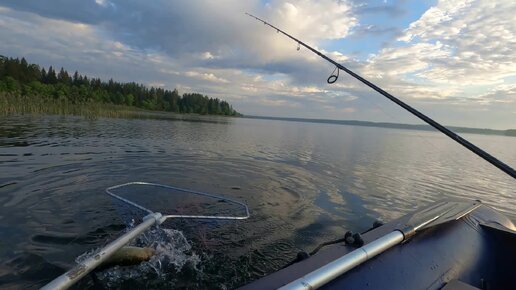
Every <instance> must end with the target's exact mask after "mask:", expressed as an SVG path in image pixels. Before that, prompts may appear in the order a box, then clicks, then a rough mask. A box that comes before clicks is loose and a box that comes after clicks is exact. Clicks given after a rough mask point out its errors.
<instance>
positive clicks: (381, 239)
mask: <svg viewBox="0 0 516 290" xmlns="http://www.w3.org/2000/svg"><path fill="white" fill-rule="evenodd" d="M376 226H377V227H376V228H373V229H371V230H369V231H367V232H365V233H363V234H353V235H351V234H349V233H348V234H347V237H345V238H343V239H342V240H341V241H340V242H338V243H336V244H333V245H328V246H326V247H323V248H322V249H321V250H320V251H318V252H317V253H316V254H314V255H311V256H310V255H308V254H306V253H300V254H298V258H297V261H295V262H294V263H292V264H291V265H289V266H288V267H285V268H283V269H281V270H279V271H277V272H275V273H273V274H270V275H268V276H265V277H263V278H261V279H259V280H257V281H255V282H252V283H250V284H248V285H246V286H244V287H242V288H240V289H241V290H250V289H318V288H319V289H443V290H459V289H461V290H467V289H485V290H487V289H516V227H515V226H514V224H513V223H512V222H511V220H510V219H508V218H507V217H505V216H503V215H502V214H500V213H499V212H497V211H496V210H494V209H492V208H491V207H489V206H486V205H484V204H482V203H481V202H480V201H470V200H458V199H453V200H443V201H439V202H435V203H433V204H431V205H429V206H427V207H424V208H421V209H418V210H416V211H414V212H413V213H410V214H407V215H405V216H403V217H401V218H399V219H397V220H394V221H392V222H389V223H387V224H384V225H376Z"/></svg>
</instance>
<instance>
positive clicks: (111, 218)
mask: <svg viewBox="0 0 516 290" xmlns="http://www.w3.org/2000/svg"><path fill="white" fill-rule="evenodd" d="M467 138H469V139H470V140H471V141H473V143H476V144H478V145H479V146H481V147H483V148H485V149H486V150H487V151H489V152H491V153H492V154H494V155H495V156H497V157H498V158H500V159H502V160H504V161H505V162H507V163H508V164H510V165H512V166H515V165H516V150H514V148H516V138H511V137H504V136H483V135H468V136H467ZM136 180H141V181H149V182H156V183H163V184H169V185H175V186H178V187H184V188H191V189H194V190H200V191H209V192H214V193H219V194H224V195H226V196H228V197H231V198H235V199H239V200H244V201H246V202H247V203H248V205H249V208H250V210H251V214H252V217H251V218H250V219H249V220H247V221H237V222H216V221H191V220H188V221H180V220H176V221H171V222H167V224H166V225H165V227H166V228H170V229H177V230H180V231H181V232H182V233H183V234H184V236H185V237H186V238H187V240H188V243H189V244H190V245H191V249H189V250H188V255H189V256H188V257H194V256H195V257H199V259H200V261H199V262H198V263H191V264H192V265H193V266H188V265H186V266H184V267H181V268H180V269H176V268H174V269H173V270H172V269H170V270H169V271H172V272H173V274H174V279H173V281H174V282H173V283H174V285H175V287H185V288H196V289H199V288H200V289H202V288H221V289H224V288H234V287H236V286H239V285H241V284H243V283H246V282H248V281H251V280H253V279H256V278H258V277H260V276H262V275H265V274H267V273H270V272H272V271H274V270H277V269H279V268H281V267H282V266H283V265H285V264H287V263H288V262H290V260H291V259H292V258H293V257H295V254H296V253H297V251H299V250H300V249H305V250H308V251H310V250H312V249H313V248H314V247H315V246H316V245H317V244H318V243H320V242H323V241H325V240H330V239H335V238H340V237H341V236H342V235H343V234H344V233H345V231H346V230H353V231H362V230H365V229H366V228H368V227H370V226H371V224H372V222H373V221H374V220H375V219H381V220H385V221H387V220H391V219H394V218H396V217H399V216H401V215H403V214H404V213H407V212H409V211H411V210H413V209H414V208H415V207H417V206H420V205H422V204H424V203H427V202H429V201H433V200H438V199H440V198H443V197H447V196H460V197H469V198H475V199H481V200H483V201H485V202H486V203H488V204H490V205H492V206H495V207H496V208H497V209H499V210H501V211H503V212H504V213H506V214H507V215H508V216H509V217H511V218H512V219H513V220H516V214H515V212H514V209H515V208H516V201H515V196H516V194H515V190H514V188H516V187H515V185H516V184H515V181H514V179H512V178H511V177H509V176H506V175H505V174H503V173H502V172H500V171H499V170H498V169H496V168H494V167H492V166H491V165H489V164H487V163H486V162H484V161H483V160H480V159H479V158H478V157H476V156H474V155H473V154H472V153H470V152H468V151H466V150H465V149H462V148H460V147H459V146H457V145H455V144H454V143H453V142H452V141H450V140H448V139H447V137H444V136H441V135H439V134H438V133H435V132H418V131H410V130H394V129H382V128H369V127H352V126H342V125H331V124H314V123H291V122H282V121H273V120H254V119H232V118H218V117H207V118H204V117H195V118H194V120H193V121H189V120H188V119H187V118H179V119H177V120H123V119H98V120H93V121H92V120H84V119H82V118H74V117H48V116H47V117H42V116H14V117H8V118H5V117H3V118H1V119H0V204H1V206H2V210H1V211H0V221H1V222H0V234H1V236H2V239H1V240H0V261H2V264H0V286H1V287H4V286H5V287H7V286H8V287H13V288H37V287H39V286H41V285H42V284H44V282H45V281H48V279H51V278H53V277H54V276H56V274H58V273H60V272H61V271H62V269H66V268H69V267H70V266H71V265H72V264H73V261H74V260H75V258H76V257H77V256H79V255H80V254H82V253H84V252H86V251H88V250H90V249H92V248H96V247H99V246H101V245H103V244H105V243H106V242H108V241H110V240H112V239H113V238H114V237H116V236H117V235H119V234H120V232H121V231H122V230H123V229H124V228H125V224H124V221H123V219H122V214H121V213H120V210H119V209H118V208H117V206H116V204H114V203H113V202H112V200H110V198H108V196H106V195H105V194H104V193H103V191H104V189H105V188H106V187H109V186H112V185H115V184H120V183H125V182H129V181H136ZM171 203H173V202H171ZM160 206H165V207H173V206H174V204H170V205H169V204H167V203H166V202H162V204H160ZM194 264H195V265H194ZM110 273H111V274H110ZM113 273H115V274H116V275H115V274H113ZM161 274H163V275H165V276H166V275H167V274H170V273H168V272H167V271H164V272H161ZM109 275H111V276H109ZM112 275H115V276H117V275H118V276H123V273H117V272H106V273H104V274H103V276H102V275H99V276H98V278H103V279H104V280H105V281H108V282H109V283H108V284H109V285H112V286H113V287H115V288H117V287H123V285H122V286H120V285H121V284H117V283H115V282H113V280H112V278H113V276H112ZM118 276H117V277H118ZM167 277H170V275H169V276H167ZM138 279H139V283H140V284H138V285H140V286H142V285H143V286H142V287H145V286H146V287H150V288H160V287H165V286H167V285H171V284H160V283H165V280H159V279H158V278H156V277H155V276H153V275H151V274H149V275H148V276H141V277H139V278H138ZM167 279H168V280H167V281H170V278H167ZM101 280H102V279H101ZM122 280H123V279H122ZM122 280H121V281H122ZM160 281H161V282H160ZM119 282H120V281H119ZM83 283H84V284H83V285H81V286H83V287H86V288H88V287H92V288H94V286H93V285H94V284H92V283H93V282H92V281H91V279H90V280H88V279H86V281H85V282H83ZM129 283H130V282H129ZM117 285H118V286H117ZM124 285H125V284H124Z"/></svg>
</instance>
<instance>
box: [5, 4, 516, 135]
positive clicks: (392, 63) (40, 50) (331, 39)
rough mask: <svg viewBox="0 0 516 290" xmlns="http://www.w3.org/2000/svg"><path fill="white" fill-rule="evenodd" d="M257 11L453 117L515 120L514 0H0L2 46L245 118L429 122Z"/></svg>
mask: <svg viewBox="0 0 516 290" xmlns="http://www.w3.org/2000/svg"><path fill="white" fill-rule="evenodd" d="M244 12H249V13H251V14H254V15H256V16H258V17H261V18H263V19H265V20H267V21H269V22H271V23H272V24H274V25H276V26H278V27H279V28H281V29H283V30H285V31H287V32H288V33H290V34H292V35H293V36H295V37H298V38H300V39H301V40H303V41H305V42H307V43H308V44H310V45H312V46H313V47H315V48H317V49H319V50H321V51H323V52H324V53H326V54H328V56H330V57H331V58H333V59H335V60H336V61H338V62H340V63H342V64H343V65H345V66H347V67H349V68H350V69H352V70H354V71H356V72H357V73H359V74H361V75H362V76H364V77H365V78H367V79H369V80H370V81H372V82H373V83H375V84H377V85H379V86H380V87H382V88H383V89H385V90H386V91H388V92H390V93H391V94H393V95H395V96H397V97H399V98H400V99H402V100H403V101H405V102H407V103H409V104H410V105H412V106H413V107H415V108H417V109H418V110H420V111H422V112H423V113H425V114H427V115H428V116H430V117H432V118H434V119H435V120H437V121H438V122H441V123H443V124H445V125H454V126H467V127H477V128H494V129H509V128H516V63H515V60H516V21H514V15H516V2H515V1H512V0H508V1H505V0H500V1H491V0H463V1H455V0H453V1H451V0H449V1H437V0H434V1H428V0H419V1H410V0H399V1H393V0H375V1H373V0H371V1H365V0H297V1H296V0H290V1H283V0H247V1H242V0H218V1H213V0H153V1H143V0H25V1H19V0H1V1H0V40H1V41H0V55H5V56H9V57H25V58H26V59H27V60H28V61H29V62H33V63H38V64H40V65H44V66H49V65H53V66H54V67H57V68H60V67H64V68H65V69H67V70H68V71H75V70H78V71H79V72H81V73H83V74H87V75H88V76H93V77H100V78H102V79H105V80H108V79H110V78H113V79H115V80H118V81H135V82H140V83H143V84H146V85H149V86H155V87H163V88H167V89H174V88H177V89H178V90H179V92H180V93H185V92H198V93H202V94H206V95H209V96H211V97H219V98H222V99H225V100H227V101H228V102H230V103H231V104H232V105H233V107H234V108H235V109H236V110H238V111H239V112H241V113H243V114H245V115H258V116H281V117H300V118H324V119H338V120H349V119H351V120H366V121H384V122H396V123H413V124H419V123H421V121H419V120H417V119H416V118H415V117H412V116H410V114H409V113H407V112H405V111H403V110H402V109H399V108H398V107H397V106H396V105H394V104H391V103H390V102H389V101H387V100H385V99H384V98H383V97H382V96H380V95H378V94H377V93H375V92H373V91H371V89H369V88H367V87H366V86H364V85H362V84H361V83H359V82H358V81H356V80H354V79H352V78H351V77H349V76H346V75H344V73H341V74H340V77H339V80H338V81H337V82H336V83H335V84H333V85H330V84H327V83H326V79H327V77H328V76H329V75H330V74H331V73H332V71H333V69H334V67H332V65H331V64H329V63H327V62H326V61H324V60H323V59H321V58H320V57H318V56H317V55H315V54H313V53H311V52H309V51H308V50H307V49H304V48H301V49H300V50H299V51H298V50H297V44H296V43H294V42H292V41H291V40H289V39H287V38H286V37H284V36H282V35H281V34H278V33H276V31H274V30H272V29H270V28H268V27H267V26H265V25H263V24H261V23H259V22H257V21H256V20H253V19H252V18H250V17H248V16H246V15H245V14H244Z"/></svg>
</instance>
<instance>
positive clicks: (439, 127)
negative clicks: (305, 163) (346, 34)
mask: <svg viewBox="0 0 516 290" xmlns="http://www.w3.org/2000/svg"><path fill="white" fill-rule="evenodd" d="M245 14H246V15H248V16H250V17H252V18H255V19H256V20H258V21H260V22H262V23H263V24H264V25H267V26H270V27H272V28H273V29H275V30H276V31H279V32H281V33H282V34H283V35H285V36H287V37H288V38H290V39H292V40H293V41H295V42H297V43H298V44H299V45H302V46H304V47H306V48H307V49H308V50H310V51H312V52H313V53H315V54H317V55H318V56H320V57H321V58H323V59H324V60H326V61H328V62H330V63H332V64H333V65H335V66H336V67H337V68H339V69H341V70H343V71H345V72H346V73H348V74H349V75H351V76H352V77H354V78H355V79H357V80H359V81H360V82H362V83H363V84H365V85H366V86H368V87H370V88H371V89H373V90H375V91H376V92H378V93H379V94H381V95H382V96H384V97H386V98H387V99H389V100H391V101H392V102H394V103H396V104H397V105H399V106H400V107H402V108H403V109H405V110H407V111H409V112H410V113H411V114H413V115H414V116H416V117H418V118H419V119H421V120H422V121H424V122H425V123H427V124H428V125H430V126H432V127H434V128H435V129H437V130H439V131H440V132H441V133H443V134H445V135H446V136H448V137H450V138H451V139H453V140H454V141H455V142H457V143H459V144H460V145H462V146H464V147H466V148H467V149H468V150H470V151H471V152H473V153H475V154H476V155H477V156H479V157H480V158H482V159H484V160H485V161H487V162H489V163H491V164H492V165H493V166H495V167H497V168H498V169H500V170H502V171H503V172H505V173H506V174H508V175H510V176H511V177H513V178H515V179H516V170H514V169H513V168H512V167H510V166H509V165H507V164H505V163H504V162H502V161H500V160H498V159H497V158H495V157H494V156H492V155H491V154H489V153H487V152H486V151H484V150H482V149H481V148H479V147H477V146H476V145H474V144H472V143H471V142H469V141H468V140H466V139H464V138H462V137H461V136H459V135H457V134H456V133H454V132H453V131H451V130H450V129H448V128H446V127H445V126H443V125H441V124H439V123H438V122H436V121H434V120H433V119H431V118H429V117H428V116H426V115H425V114H423V113H421V112H419V111H418V110H416V109H415V108H413V107H411V106H410V105H408V104H407V103H405V102H403V101H401V100H400V99H398V98H396V97H395V96H393V95H391V94H389V93H388V92H386V91H385V90H383V89H382V88H380V87H378V86H377V85H375V84H373V83H371V82H370V81H368V80H366V79H365V78H363V77H362V76H360V75H359V74H357V73H355V72H353V71H352V70H350V69H348V68H347V67H345V66H343V65H342V64H339V63H338V62H336V61H334V60H333V59H331V58H329V57H328V56H326V55H325V54H323V53H322V52H320V51H318V50H316V49H315V48H313V47H311V46H309V45H308V44H306V43H304V42H302V41H301V40H299V39H297V38H295V37H293V36H292V35H290V34H288V33H286V32H284V31H283V30H281V29H279V28H277V27H276V26H274V25H272V24H270V23H268V22H266V21H264V20H262V19H260V18H258V17H256V16H254V15H251V14H249V13H245ZM332 80H333V78H332Z"/></svg>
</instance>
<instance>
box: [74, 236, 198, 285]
mask: <svg viewBox="0 0 516 290" xmlns="http://www.w3.org/2000/svg"><path fill="white" fill-rule="evenodd" d="M130 245H132V246H138V247H150V248H152V249H154V250H155V255H154V256H152V258H151V259H150V260H149V261H146V262H142V263H140V264H139V265H135V266H115V267H113V268H109V269H106V270H102V271H97V272H95V273H94V274H93V275H94V276H95V277H93V278H94V280H95V283H100V284H101V285H102V286H103V287H107V288H109V289H131V288H132V289H138V288H140V289H141V288H142V287H145V288H154V287H153V286H158V285H159V287H160V288H161V287H174V286H177V283H178V278H177V276H178V275H177V274H178V273H179V272H185V271H186V272H188V273H189V275H193V276H199V275H202V271H201V269H200V267H199V265H200V263H201V257H200V256H199V255H197V254H196V253H195V252H194V251H192V246H191V244H190V243H189V242H188V240H187V239H186V237H185V236H184V234H183V232H182V231H179V230H175V229H164V228H160V227H155V228H152V229H150V230H149V231H147V232H145V233H144V234H143V235H141V236H140V237H139V238H138V239H136V240H135V241H133V242H131V243H130ZM98 251H99V249H95V250H92V251H90V252H87V253H84V254H83V255H81V256H79V257H77V259H76V262H78V263H79V262H81V261H83V260H84V259H86V258H87V257H90V256H92V255H94V254H96V253H97V252H98ZM181 276H183V274H182V275H181ZM97 286H98V285H97Z"/></svg>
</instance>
